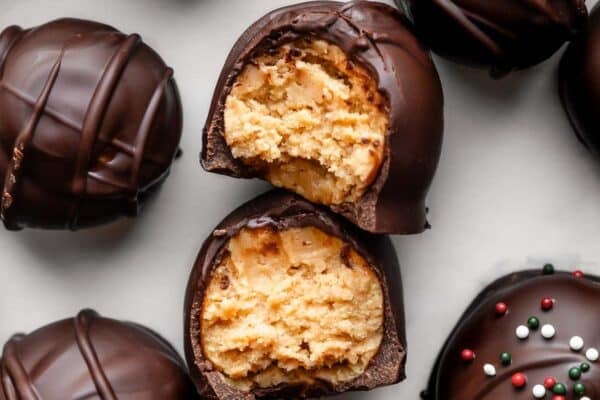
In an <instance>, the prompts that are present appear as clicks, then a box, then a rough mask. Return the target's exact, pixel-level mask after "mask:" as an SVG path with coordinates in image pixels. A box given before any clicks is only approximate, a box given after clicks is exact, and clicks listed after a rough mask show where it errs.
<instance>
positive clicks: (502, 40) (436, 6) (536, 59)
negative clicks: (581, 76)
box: [396, 0, 587, 78]
mask: <svg viewBox="0 0 600 400" xmlns="http://www.w3.org/2000/svg"><path fill="white" fill-rule="evenodd" d="M396 4H398V6H399V7H401V8H403V9H404V10H406V12H407V13H408V14H409V15H410V16H411V19H412V20H413V22H414V24H415V27H416V29H417V32H418V34H419V36H420V37H422V38H423V40H424V41H425V42H426V43H427V44H428V45H429V46H431V48H432V49H433V51H434V52H436V53H437V54H439V55H441V56H442V57H445V58H448V59H450V60H452V61H456V62H458V63H461V64H466V65H469V66H473V67H478V68H483V69H489V70H490V74H491V75H492V77H494V78H500V77H502V76H504V75H506V74H508V73H509V72H511V71H512V70H516V69H524V68H527V67H531V66H533V65H536V64H538V63H540V62H542V61H544V60H546V59H547V58H549V57H550V56H552V55H553V54H554V53H555V52H556V51H557V50H558V49H559V48H560V46H562V45H563V44H564V43H565V42H567V41H569V40H571V39H572V38H573V37H575V36H576V35H577V34H578V33H579V32H580V31H582V30H583V29H584V28H585V24H586V21H587V8H586V6H585V0H544V1H537V0H493V1H491V0H396Z"/></svg>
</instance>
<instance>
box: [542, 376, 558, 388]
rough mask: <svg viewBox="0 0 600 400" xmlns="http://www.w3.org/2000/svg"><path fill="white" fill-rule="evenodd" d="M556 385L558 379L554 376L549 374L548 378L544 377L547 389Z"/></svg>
mask: <svg viewBox="0 0 600 400" xmlns="http://www.w3.org/2000/svg"><path fill="white" fill-rule="evenodd" d="M554 385H556V379H554V378H553V377H551V376H549V377H547V378H546V379H544V387H545V388H546V389H552V388H553V387H554Z"/></svg>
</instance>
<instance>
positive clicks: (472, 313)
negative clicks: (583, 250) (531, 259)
mask: <svg viewBox="0 0 600 400" xmlns="http://www.w3.org/2000/svg"><path fill="white" fill-rule="evenodd" d="M546 297H549V298H551V299H554V304H553V306H552V308H551V310H548V311H543V310H542V307H541V300H542V299H543V298H546ZM499 302H502V303H505V304H506V305H507V306H508V312H507V313H506V314H505V315H497V313H496V312H495V305H496V304H497V303H499ZM598 304H600V280H599V279H598V278H597V277H593V276H586V277H583V278H577V277H575V276H574V275H573V274H569V273H566V272H558V273H555V274H553V275H543V273H542V272H541V271H523V272H518V273H514V274H511V275H508V276H506V277H503V278H501V279H499V280H497V281H496V282H494V283H492V284H491V285H490V286H488V287H487V288H486V289H485V290H484V291H483V292H482V293H481V294H480V295H479V296H477V298H476V299H475V300H474V301H473V303H472V304H471V306H470V307H469V308H468V309H467V311H466V312H465V314H464V315H463V316H462V317H461V319H460V322H459V323H458V325H457V326H456V328H455V329H454V330H453V332H452V333H451V335H450V338H449V339H448V341H447V342H446V344H445V345H444V348H443V349H442V351H441V354H440V356H439V358H438V360H437V362H436V365H435V368H434V370H433V374H432V376H431V380H430V383H429V389H428V393H426V394H425V395H424V398H425V399H427V400H442V399H443V400H464V399H474V400H475V399H477V400H505V399H515V400H521V399H523V400H525V399H532V398H533V396H532V388H533V387H534V385H538V384H543V383H544V379H545V378H546V377H554V378H555V379H556V380H557V382H561V383H563V384H565V385H566V386H567V394H566V397H565V398H566V399H567V400H575V399H579V398H581V395H576V394H575V393H574V385H575V383H579V382H580V383H583V384H584V385H585V389H586V391H585V393H586V396H588V397H589V398H592V399H594V398H598V396H600V364H598V363H597V362H592V361H588V360H586V357H585V351H586V350H587V349H589V348H592V347H593V348H596V349H598V348H599V347H600V330H598V324H599V322H600V313H599V312H598V311H599V310H598ZM531 316H535V317H537V318H538V319H539V321H540V326H539V328H537V329H533V328H532V329H531V330H530V334H529V337H528V338H527V339H523V340H520V339H518V338H517V336H516V334H515V330H516V328H517V327H518V326H519V325H527V321H528V319H529V318H530V317H531ZM545 324H551V325H553V326H554V328H555V330H556V335H555V336H554V337H553V338H552V339H544V338H543V337H542V334H541V331H542V326H543V325H545ZM573 336H580V337H582V338H583V340H584V343H585V346H584V348H583V349H582V350H580V351H574V350H571V349H570V346H569V342H570V339H571V338H572V337H573ZM463 349H470V350H473V351H474V352H475V354H476V358H475V360H474V361H472V362H465V361H463V360H462V359H461V351H462V350H463ZM502 352H508V353H510V355H511V356H512V363H511V364H510V365H508V366H503V365H502V364H501V362H500V358H499V357H500V353H502ZM584 362H585V363H589V364H590V365H591V369H590V370H589V371H588V372H585V373H584V374H583V375H582V377H581V379H580V380H578V381H574V380H572V379H570V378H569V369H570V368H572V367H576V366H577V367H578V366H580V365H581V363H584ZM486 363H490V364H492V365H494V366H495V368H496V371H497V374H496V376H490V377H488V376H486V374H485V373H484V371H483V365H484V364H486ZM517 372H521V373H524V374H525V375H526V377H527V385H526V387H524V388H523V389H521V390H517V389H515V388H514V387H513V385H512V384H511V377H512V375H513V374H515V373H517ZM550 397H552V395H551V391H550V390H548V394H547V397H544V398H550Z"/></svg>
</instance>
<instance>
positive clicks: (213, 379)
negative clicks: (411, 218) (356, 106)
mask: <svg viewBox="0 0 600 400" xmlns="http://www.w3.org/2000/svg"><path fill="white" fill-rule="evenodd" d="M252 226H255V227H257V226H271V227H273V228H275V229H286V228H291V227H304V226H313V227H316V228H319V229H321V230H322V231H323V232H325V233H328V234H330V235H334V236H337V237H339V238H341V239H342V240H343V241H345V242H346V243H349V244H350V245H351V246H352V247H353V248H354V249H356V250H357V252H358V253H359V254H360V255H361V256H363V257H364V258H365V259H366V260H367V261H368V262H369V264H370V265H371V266H372V267H373V269H374V272H375V273H376V275H377V277H378V279H379V280H380V282H381V286H382V291H383V298H384V327H383V329H384V331H383V340H382V343H381V346H380V349H379V351H378V353H377V355H376V356H375V358H374V359H373V360H372V361H371V364H370V366H369V367H368V368H367V370H366V371H365V372H364V373H363V374H362V375H361V376H359V377H358V378H356V379H354V380H352V381H350V382H345V383H341V384H339V385H337V386H335V387H332V385H328V384H326V383H324V382H323V383H322V384H320V385H314V386H308V385H293V386H292V385H280V386H277V387H273V388H265V389H259V390H254V391H252V392H250V393H248V392H241V391H239V390H236V389H235V388H233V387H231V386H229V385H228V384H227V383H225V382H224V381H223V379H222V376H221V374H220V372H218V371H216V370H214V369H213V368H212V366H211V363H210V362H209V361H208V360H207V359H206V358H205V357H204V355H203V351H202V347H201V343H200V320H199V316H200V310H201V308H202V301H203V298H204V293H205V290H206V288H207V285H208V283H209V280H210V278H211V273H212V271H213V269H214V268H215V267H216V266H217V265H218V264H219V261H220V259H221V257H222V256H223V252H224V249H225V246H226V244H227V242H228V241H229V238H231V237H233V236H235V235H236V234H237V233H238V232H239V231H240V230H241V229H242V228H244V227H252ZM403 304H404V303H403V297H402V282H401V277H400V268H399V264H398V259H397V257H396V253H395V250H394V247H393V245H392V243H391V241H390V240H389V238H387V237H384V236H375V235H370V234H367V233H365V232H362V231H360V230H358V229H356V227H354V226H352V225H350V224H348V223H347V222H346V221H344V220H342V219H340V218H339V217H337V216H336V215H334V214H332V213H331V212H329V211H328V210H327V209H325V208H322V207H318V206H315V205H314V204H312V203H310V202H308V201H306V200H304V199H302V198H301V197H299V196H296V195H294V194H291V193H287V192H285V191H281V190H274V191H271V192H268V193H266V194H263V195H261V196H259V197H257V198H256V199H254V200H252V201H250V202H248V203H246V204H244V205H242V206H241V207H240V208H238V209H237V210H235V211H234V212H232V213H231V214H230V215H229V216H227V217H226V218H225V219H224V220H223V221H222V222H221V223H220V224H219V225H218V226H217V227H216V228H215V229H214V231H213V234H212V235H211V236H210V237H209V238H208V239H207V240H206V241H205V242H204V245H203V246H202V249H201V250H200V254H199V255H198V258H197V260H196V263H195V265H194V268H193V270H192V273H191V276H190V280H189V283H188V288H187V293H186V300H185V331H184V336H185V337H184V342H185V353H186V359H187V362H188V366H189V367H190V372H191V375H192V379H193V380H194V382H195V383H196V387H197V389H198V391H199V393H200V395H201V396H202V398H204V399H209V400H211V399H237V400H252V399H256V398H272V399H275V398H298V397H301V398H305V397H318V396H326V395H331V394H336V393H341V392H346V391H351V390H370V389H373V388H375V387H378V386H382V385H390V384H394V383H397V382H399V381H401V380H402V379H404V377H405V374H404V365H405V362H406V335H405V327H404V308H403Z"/></svg>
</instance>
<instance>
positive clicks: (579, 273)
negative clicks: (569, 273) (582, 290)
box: [573, 270, 583, 279]
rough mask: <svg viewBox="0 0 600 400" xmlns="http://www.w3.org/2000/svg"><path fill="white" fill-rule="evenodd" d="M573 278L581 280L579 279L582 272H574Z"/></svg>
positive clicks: (581, 276)
mask: <svg viewBox="0 0 600 400" xmlns="http://www.w3.org/2000/svg"><path fill="white" fill-rule="evenodd" d="M573 276H574V277H575V278H578V279H581V278H583V271H580V270H577V271H574V272H573Z"/></svg>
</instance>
